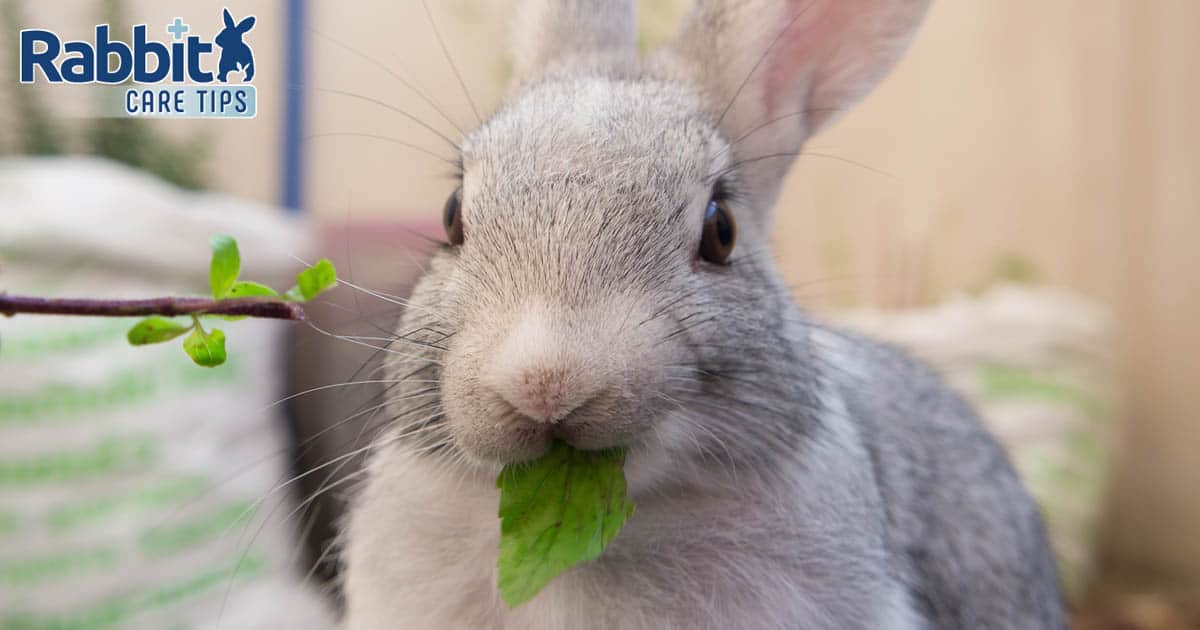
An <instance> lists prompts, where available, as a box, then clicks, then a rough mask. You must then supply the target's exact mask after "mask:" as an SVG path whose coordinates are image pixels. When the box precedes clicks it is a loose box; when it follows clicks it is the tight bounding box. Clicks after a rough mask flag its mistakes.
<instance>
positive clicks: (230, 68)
mask: <svg viewBox="0 0 1200 630" xmlns="http://www.w3.org/2000/svg"><path fill="white" fill-rule="evenodd" d="M221 18H222V19H223V20H224V24H225V28H224V29H222V30H221V32H220V33H217V37H216V38H215V39H214V40H213V43H214V44H216V45H217V47H218V48H220V49H221V58H220V60H218V61H217V80H218V81H220V82H221V83H228V82H229V73H230V72H240V73H241V74H242V83H249V82H250V81H251V80H252V79H253V78H254V49H252V48H250V45H249V44H247V43H246V42H245V41H243V40H242V36H243V35H245V34H246V33H248V32H249V31H250V29H252V28H254V21H255V20H254V16H253V15H251V16H249V17H247V18H245V19H243V20H242V21H241V22H236V23H235V22H234V20H233V16H232V15H230V13H229V9H222V10H221Z"/></svg>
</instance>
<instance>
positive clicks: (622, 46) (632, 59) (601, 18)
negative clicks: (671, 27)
mask: <svg viewBox="0 0 1200 630" xmlns="http://www.w3.org/2000/svg"><path fill="white" fill-rule="evenodd" d="M512 39H513V60H514V76H513V78H514V84H517V85H519V84H521V83H525V82H528V81H531V80H534V79H536V78H537V77H539V76H545V75H547V74H553V73H556V72H558V71H564V72H567V73H570V74H579V73H580V72H587V71H596V72H603V73H613V72H617V73H619V72H622V71H624V70H631V69H632V68H634V66H635V65H636V63H637V19H636V17H635V15H634V6H633V0H521V3H520V6H518V7H517V11H516V15H515V17H514V20H513V33H512Z"/></svg>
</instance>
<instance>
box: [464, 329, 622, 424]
mask: <svg viewBox="0 0 1200 630" xmlns="http://www.w3.org/2000/svg"><path fill="white" fill-rule="evenodd" d="M549 324H550V322H548V321H547V320H546V318H544V317H541V316H539V315H538V314H536V313H530V314H529V315H528V316H527V317H525V318H524V319H523V320H522V321H521V322H520V323H519V324H518V325H517V326H516V328H514V329H513V330H512V332H511V333H510V334H509V336H508V338H507V339H505V340H504V342H502V343H501V344H500V346H499V348H497V351H496V354H495V355H494V358H493V360H492V362H491V365H490V366H489V367H488V369H485V370H484V371H483V374H481V381H482V383H483V385H484V386H485V387H487V388H488V389H491V390H492V391H493V392H495V393H496V394H497V395H499V396H500V397H501V398H503V399H504V401H505V402H507V403H508V404H509V405H511V406H512V407H513V409H515V410H516V411H517V412H518V413H520V414H521V415H523V416H526V417H528V418H529V419H531V420H534V421H537V422H551V423H553V422H558V421H559V420H562V419H563V418H565V417H566V416H567V415H568V414H570V413H571V412H572V411H574V410H576V409H578V408H579V407H580V406H582V405H583V404H584V403H586V402H587V401H589V400H591V399H592V398H593V397H595V396H596V394H597V393H599V392H600V391H601V390H602V389H603V388H604V377H603V375H602V373H601V372H602V371H601V370H598V369H595V367H596V366H591V365H589V362H588V361H587V360H586V358H585V357H584V356H583V355H582V354H581V353H580V352H579V347H580V344H579V343H578V339H576V340H573V341H574V343H573V341H572V340H569V339H567V338H566V336H565V335H560V334H557V333H556V332H555V331H554V330H553V329H552V327H551V326H550V325H549Z"/></svg>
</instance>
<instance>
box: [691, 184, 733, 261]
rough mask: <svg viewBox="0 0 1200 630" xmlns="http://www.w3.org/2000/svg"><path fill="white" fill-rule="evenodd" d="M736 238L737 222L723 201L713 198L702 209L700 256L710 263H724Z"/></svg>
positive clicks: (731, 251)
mask: <svg viewBox="0 0 1200 630" xmlns="http://www.w3.org/2000/svg"><path fill="white" fill-rule="evenodd" d="M736 240H737V224H736V223H734V221H733V213H732V212H730V211H729V208H728V207H726V206H725V202H724V201H721V200H718V199H713V200H712V201H709V202H708V208H707V209H706V210H705V211H704V233H703V234H702V235H701V236H700V257H701V258H703V259H704V260H707V261H708V262H710V263H715V264H718V265H723V264H725V262H726V261H728V260H729V255H730V254H732V253H733V243H734V242H735V241H736Z"/></svg>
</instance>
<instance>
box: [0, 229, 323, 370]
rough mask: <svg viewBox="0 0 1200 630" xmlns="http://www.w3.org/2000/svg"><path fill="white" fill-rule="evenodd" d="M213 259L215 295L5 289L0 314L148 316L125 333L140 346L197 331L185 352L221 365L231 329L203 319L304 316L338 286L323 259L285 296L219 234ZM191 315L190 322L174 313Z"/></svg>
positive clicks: (211, 285) (200, 361)
mask: <svg viewBox="0 0 1200 630" xmlns="http://www.w3.org/2000/svg"><path fill="white" fill-rule="evenodd" d="M209 244H210V245H211V246H212V252H213V255H212V261H211V262H210V263H209V267H208V284H209V288H210V289H211V291H212V297H211V298H202V297H161V298H149V299H143V300H102V299H87V298H43V297H30V296H22V295H5V294H3V293H0V315H6V316H10V317H11V316H13V315H16V314H17V313H31V314H37V315H91V316H102V317H130V316H132V317H139V316H148V317H146V318H145V319H143V320H141V321H139V322H138V323H136V324H134V325H133V328H130V329H129V332H128V333H127V334H126V335H125V337H126V338H127V339H128V340H129V343H131V344H133V345H135V346H145V345H149V344H152V343H162V342H164V341H170V340H171V339H174V338H176V337H179V336H181V335H185V334H187V333H191V334H190V335H188V336H187V338H185V339H184V340H183V350H184V352H187V355H188V356H189V357H191V358H192V361H194V362H195V363H196V364H197V365H202V366H204V367H216V366H218V365H221V364H222V363H224V362H225V333H224V332H222V331H221V329H219V328H213V329H211V330H208V329H205V328H204V324H203V323H201V321H200V318H201V317H220V318H224V319H227V320H234V319H242V318H243V317H261V318H268V319H289V320H294V321H300V320H303V319H304V308H303V307H302V306H300V304H299V303H300V302H307V301H309V300H311V299H313V298H314V297H316V296H317V295H319V294H321V293H322V292H324V291H326V290H328V289H330V288H333V287H334V286H336V285H337V271H335V270H334V268H333V263H331V262H329V260H328V259H325V258H322V259H321V260H319V261H317V264H315V265H313V266H311V267H309V268H308V269H305V270H304V271H301V272H300V273H299V274H298V275H297V276H296V285H295V286H293V287H292V288H290V289H288V290H287V291H286V292H284V293H283V294H282V295H281V294H280V293H278V292H277V291H275V289H272V288H271V287H268V286H266V285H265V284H259V283H257V282H251V281H249V280H240V279H239V278H238V276H239V275H240V274H241V268H242V256H241V254H240V253H239V252H238V246H237V241H235V240H233V237H231V236H224V235H217V236H214V237H212V238H210V239H209ZM181 315H182V316H190V317H191V318H192V321H191V323H190V324H184V323H180V322H178V321H175V320H171V319H167V318H168V317H177V316H181Z"/></svg>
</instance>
